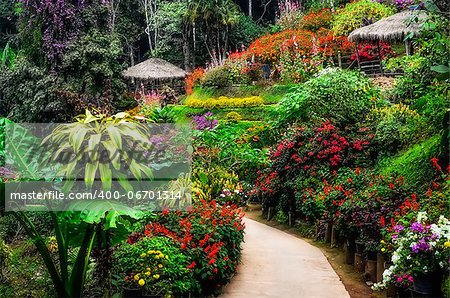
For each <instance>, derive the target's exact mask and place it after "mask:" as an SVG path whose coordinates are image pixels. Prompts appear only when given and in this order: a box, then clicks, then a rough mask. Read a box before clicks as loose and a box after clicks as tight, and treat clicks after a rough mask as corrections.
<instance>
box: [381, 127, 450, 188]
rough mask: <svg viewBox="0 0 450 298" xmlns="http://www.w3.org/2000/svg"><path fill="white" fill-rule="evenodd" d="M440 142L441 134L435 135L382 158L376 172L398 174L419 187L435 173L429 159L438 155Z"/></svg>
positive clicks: (388, 174) (386, 174)
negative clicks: (400, 151)
mask: <svg viewBox="0 0 450 298" xmlns="http://www.w3.org/2000/svg"><path fill="white" fill-rule="evenodd" d="M440 142H441V136H440V135H435V136H433V137H431V138H429V139H426V140H424V141H423V142H421V143H418V144H415V145H413V146H412V147H410V148H409V149H407V150H406V151H404V152H402V153H400V154H398V155H397V156H394V157H387V158H384V159H382V160H381V161H380V163H379V164H378V166H377V169H378V172H379V173H380V174H382V175H385V176H390V175H394V174H398V175H400V176H403V177H404V178H405V180H406V181H409V183H411V184H412V185H414V186H417V187H420V186H421V185H422V184H423V182H425V181H429V179H430V177H431V176H433V174H434V173H435V170H434V169H433V167H432V164H431V162H430V159H431V158H433V157H437V156H438V155H439V153H440Z"/></svg>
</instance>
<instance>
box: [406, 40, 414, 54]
mask: <svg viewBox="0 0 450 298" xmlns="http://www.w3.org/2000/svg"><path fill="white" fill-rule="evenodd" d="M405 49H406V55H408V56H411V55H412V54H413V47H412V43H411V40H409V39H408V40H406V41H405Z"/></svg>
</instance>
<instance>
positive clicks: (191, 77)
mask: <svg viewBox="0 0 450 298" xmlns="http://www.w3.org/2000/svg"><path fill="white" fill-rule="evenodd" d="M204 76H205V70H204V69H203V68H201V67H198V68H196V69H195V70H194V71H193V72H191V73H190V74H188V75H187V76H186V93H187V95H191V94H192V93H194V87H195V85H196V84H197V83H199V82H200V80H201V79H202V78H203V77H204Z"/></svg>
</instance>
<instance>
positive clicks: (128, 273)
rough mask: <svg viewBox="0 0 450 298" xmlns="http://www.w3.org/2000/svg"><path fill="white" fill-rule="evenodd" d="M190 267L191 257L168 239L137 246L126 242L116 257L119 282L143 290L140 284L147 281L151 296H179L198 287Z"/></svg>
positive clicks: (115, 265)
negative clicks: (163, 293)
mask: <svg viewBox="0 0 450 298" xmlns="http://www.w3.org/2000/svg"><path fill="white" fill-rule="evenodd" d="M160 256H162V257H160ZM166 256H167V257H166ZM188 265H189V259H188V257H187V256H185V255H184V254H183V253H182V251H181V249H180V248H179V247H178V245H176V244H175V243H174V242H173V241H172V239H169V238H166V237H152V238H148V237H145V238H143V239H142V240H140V241H138V242H136V243H134V244H128V243H124V244H123V245H121V246H119V247H118V249H117V251H116V252H115V254H114V273H115V275H117V276H118V277H119V279H118V280H117V282H118V283H119V284H120V285H122V286H125V287H128V288H139V281H141V280H143V281H144V282H141V283H143V285H142V287H143V288H144V289H146V290H147V291H148V292H150V293H160V292H161V291H163V292H165V293H171V294H178V295H179V294H181V293H187V292H189V291H190V290H192V289H193V288H195V287H198V284H197V282H196V281H195V280H194V278H193V274H192V271H190V270H189V269H188V268H187V266H188ZM149 269H150V270H149ZM136 276H137V277H136Z"/></svg>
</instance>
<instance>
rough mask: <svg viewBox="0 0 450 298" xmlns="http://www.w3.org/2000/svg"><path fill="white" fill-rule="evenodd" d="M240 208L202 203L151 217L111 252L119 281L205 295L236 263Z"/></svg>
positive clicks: (241, 228) (241, 229) (150, 288)
mask: <svg viewBox="0 0 450 298" xmlns="http://www.w3.org/2000/svg"><path fill="white" fill-rule="evenodd" d="M242 217H243V212H242V211H241V209H239V208H236V207H235V206H220V205H218V204H217V203H216V202H215V201H210V202H206V201H200V202H197V203H195V204H194V205H193V206H192V208H190V209H189V210H188V211H185V212H181V211H176V212H169V211H163V212H162V213H161V214H159V215H157V216H150V217H149V218H148V224H146V225H145V227H144V229H143V230H142V231H139V232H136V233H134V234H132V235H131V236H130V237H129V238H128V240H127V243H124V244H122V245H121V246H120V247H119V248H118V250H117V251H116V253H115V259H116V260H117V261H116V262H117V263H116V269H115V270H116V274H117V275H118V276H119V277H120V278H119V280H118V283H119V284H120V285H122V286H124V287H131V288H143V289H145V290H146V291H147V292H150V293H160V294H161V293H163V294H175V295H186V294H188V293H191V294H194V295H202V296H204V295H208V294H210V293H213V292H215V291H216V290H217V289H218V288H220V286H221V285H224V284H226V283H227V282H228V280H229V279H230V277H231V276H232V275H233V273H234V271H235V269H236V265H237V264H238V261H239V256H240V251H241V243H242V241H243V237H244V224H243V222H242Z"/></svg>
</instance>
